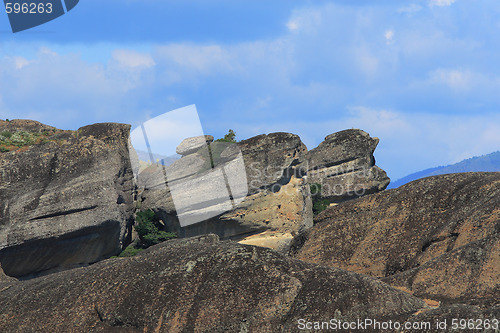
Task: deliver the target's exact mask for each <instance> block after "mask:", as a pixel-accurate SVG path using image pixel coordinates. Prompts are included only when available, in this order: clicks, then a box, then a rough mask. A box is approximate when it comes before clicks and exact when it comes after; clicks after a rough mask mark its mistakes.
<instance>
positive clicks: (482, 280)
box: [291, 173, 500, 304]
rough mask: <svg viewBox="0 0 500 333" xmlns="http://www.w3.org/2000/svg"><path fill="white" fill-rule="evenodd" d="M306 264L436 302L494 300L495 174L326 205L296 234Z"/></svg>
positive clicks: (499, 214)
mask: <svg viewBox="0 0 500 333" xmlns="http://www.w3.org/2000/svg"><path fill="white" fill-rule="evenodd" d="M291 252H292V254H293V256H294V257H296V258H298V259H302V260H305V261H308V262H313V263H318V264H322V265H328V266H333V267H339V268H342V269H346V270H350V271H354V272H358V273H364V274H368V275H371V276H375V277H380V278H385V280H384V281H387V282H389V283H391V284H393V285H395V286H398V287H403V288H405V289H406V290H409V291H410V292H412V293H414V294H415V295H417V296H421V297H427V298H431V299H437V300H440V301H443V302H455V301H460V302H471V303H485V304H486V303H490V302H491V301H492V300H495V299H496V300H498V299H500V290H499V288H498V286H499V276H500V262H499V258H500V173H463V174H449V175H441V176H435V177H430V178H425V179H420V180H417V181H414V182H412V183H409V184H406V185H404V186H401V187H399V188H397V189H394V190H390V191H384V192H381V193H377V194H374V195H370V196H366V197H363V198H360V199H358V200H354V201H349V202H345V203H342V204H340V205H338V206H335V207H331V208H329V209H327V210H326V211H324V212H323V213H321V214H320V215H318V217H317V218H316V225H315V226H314V227H313V228H311V229H309V230H307V231H306V232H304V233H302V234H301V235H299V236H297V237H296V238H295V240H294V244H293V246H292V251H291Z"/></svg>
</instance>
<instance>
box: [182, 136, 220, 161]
mask: <svg viewBox="0 0 500 333" xmlns="http://www.w3.org/2000/svg"><path fill="white" fill-rule="evenodd" d="M213 141H214V137H213V136H211V135H202V136H196V137H192V138H187V139H184V140H183V141H182V142H181V143H180V144H179V145H178V146H177V148H176V150H175V152H176V153H177V154H179V155H182V156H186V155H189V154H193V153H196V152H197V151H198V150H200V148H202V147H204V146H205V145H206V144H207V143H211V142H213Z"/></svg>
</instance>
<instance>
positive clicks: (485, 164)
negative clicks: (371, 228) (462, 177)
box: [387, 150, 500, 190]
mask: <svg viewBox="0 0 500 333" xmlns="http://www.w3.org/2000/svg"><path fill="white" fill-rule="evenodd" d="M496 171H500V150H498V151H496V152H493V153H489V154H486V155H480V156H474V157H471V158H467V159H465V160H462V161H460V162H458V163H455V164H449V165H441V166H437V167H433V168H429V169H424V170H421V171H417V172H414V173H411V174H409V175H407V176H405V177H403V178H400V179H398V180H396V181H394V182H391V183H390V184H389V186H388V187H387V189H388V190H389V189H393V188H397V187H399V186H401V185H404V184H406V183H409V182H411V181H414V180H417V179H420V178H425V177H430V176H437V175H444V174H448V173H461V172H496Z"/></svg>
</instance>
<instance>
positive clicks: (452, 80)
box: [429, 68, 483, 91]
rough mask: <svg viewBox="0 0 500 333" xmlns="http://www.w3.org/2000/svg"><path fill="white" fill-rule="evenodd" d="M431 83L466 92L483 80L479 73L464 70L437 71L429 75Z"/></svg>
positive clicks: (442, 69)
mask: <svg viewBox="0 0 500 333" xmlns="http://www.w3.org/2000/svg"><path fill="white" fill-rule="evenodd" d="M429 77H430V82H431V83H436V84H443V85H445V86H447V87H448V88H450V89H452V90H457V91H464V90H469V89H470V88H472V86H473V85H477V84H479V83H480V81H483V78H482V77H481V75H480V74H478V73H473V72H471V71H468V70H463V69H444V68H440V69H436V70H434V71H432V72H430V73H429Z"/></svg>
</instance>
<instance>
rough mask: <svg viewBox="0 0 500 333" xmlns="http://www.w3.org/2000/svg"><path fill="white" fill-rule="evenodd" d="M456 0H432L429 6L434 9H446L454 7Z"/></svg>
mask: <svg viewBox="0 0 500 333" xmlns="http://www.w3.org/2000/svg"><path fill="white" fill-rule="evenodd" d="M455 1H456V0H430V1H429V6H431V7H434V6H438V7H445V6H450V5H452V4H453V3H454V2H455Z"/></svg>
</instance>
